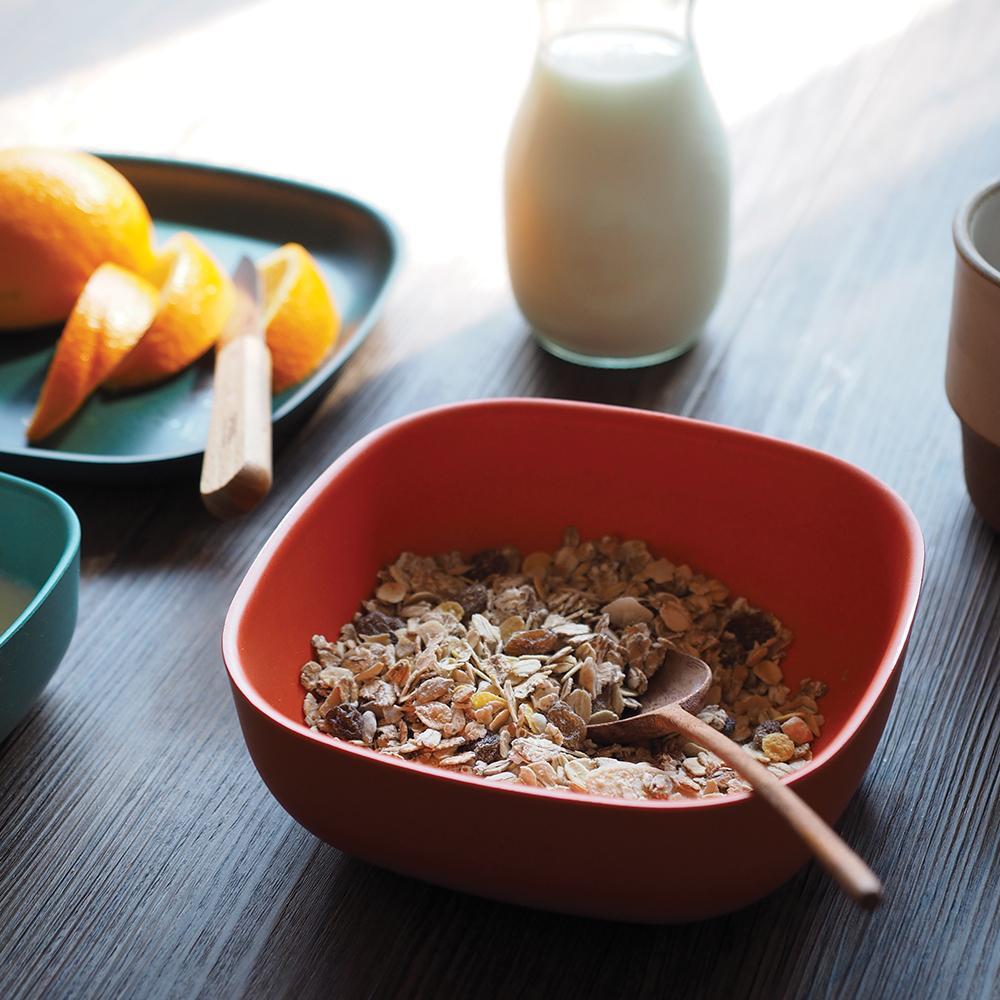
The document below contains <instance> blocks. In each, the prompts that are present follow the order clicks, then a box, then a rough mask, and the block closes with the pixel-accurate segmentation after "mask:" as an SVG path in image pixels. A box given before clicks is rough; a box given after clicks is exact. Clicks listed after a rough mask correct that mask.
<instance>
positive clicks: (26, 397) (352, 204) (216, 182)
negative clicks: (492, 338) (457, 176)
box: [0, 154, 399, 482]
mask: <svg viewBox="0 0 1000 1000" xmlns="http://www.w3.org/2000/svg"><path fill="white" fill-rule="evenodd" d="M99 155H101V156H102V158H103V159H105V160H107V161H108V162H109V163H111V164H113V165H114V166H115V167H117V168H118V170H120V171H121V172H122V173H123V174H124V175H125V176H126V177H127V178H128V179H129V180H130V181H131V182H132V183H133V184H134V185H135V187H136V189H137V190H138V191H139V193H140V194H141V195H142V197H143V198H144V199H145V201H146V204H147V205H148V206H149V210H150V212H151V213H152V215H153V220H154V222H155V224H156V238H157V241H158V243H159V244H162V243H163V241H164V240H166V239H167V238H168V237H170V236H171V235H173V234H174V233H175V232H177V231H179V230H182V229H183V230H187V231H188V232H190V233H194V234H195V235H196V236H197V237H198V238H199V239H201V240H202V241H203V242H204V244H205V245H206V246H207V247H208V248H209V249H210V250H211V251H212V252H213V253H214V254H215V255H216V257H217V258H218V259H219V260H220V261H221V263H222V264H223V265H224V266H225V267H226V268H227V269H229V270H230V271H231V270H232V269H233V268H234V267H235V266H236V263H237V261H238V260H239V258H240V256H241V255H242V254H249V255H250V256H252V257H254V258H255V259H256V258H258V257H260V256H261V255H263V254H265V253H267V252H268V251H270V250H272V249H274V248H275V247H276V246H280V245H281V244H282V243H289V242H295V243H301V244H302V245H303V246H305V247H306V248H307V249H308V250H309V251H310V252H311V253H312V254H313V256H314V257H315V258H316V259H317V261H319V264H320V266H321V267H322V269H323V273H324V276H325V277H326V279H327V281H328V282H329V284H330V288H331V290H332V291H333V293H334V296H335V297H336V300H337V304H338V306H339V308H340V310H341V314H342V316H343V323H344V325H343V329H342V330H341V334H340V339H339V340H338V343H337V347H336V349H335V351H334V353H333V354H332V355H331V356H330V358H329V359H328V360H327V361H326V362H325V363H324V364H323V365H322V366H321V367H320V368H319V369H318V370H317V371H316V372H315V373H314V374H313V375H312V376H310V377H309V378H308V379H306V381H304V382H301V383H300V384H299V385H297V386H293V387H292V388H291V389H288V390H286V391H285V392H283V393H281V394H280V395H278V396H276V397H275V398H274V402H273V407H272V413H273V422H274V433H275V438H276V440H277V441H279V442H280V440H281V437H282V436H283V435H284V434H286V433H287V432H289V431H291V430H292V429H294V427H295V426H296V425H297V424H299V423H301V422H302V421H303V420H305V418H306V417H308V416H309V414H310V413H311V412H312V411H313V410H314V409H315V408H316V407H317V406H318V405H319V403H320V402H321V401H322V399H323V396H324V395H325V394H326V392H327V390H328V389H330V387H331V386H332V385H333V383H334V381H335V380H336V378H337V375H338V373H339V372H340V370H341V368H342V367H343V366H344V363H345V362H346V361H347V359H348V358H349V357H350V356H351V355H352V354H353V353H354V351H355V350H356V349H357V348H358V346H359V345H360V344H361V342H362V341H363V340H364V339H365V337H366V336H367V335H368V332H369V330H370V329H371V327H372V325H373V323H374V322H375V318H376V316H377V314H378V311H379V309H380V308H381V306H382V302H383V300H384V298H385V294H386V290H387V288H388V286H389V282H390V280H391V279H392V276H393V274H394V273H395V270H396V267H397V264H398V259H399V245H398V244H399V240H398V237H397V235H396V231H395V228H394V227H393V225H392V224H391V223H390V222H389V220H388V219H387V218H386V217H385V216H384V215H382V214H381V213H379V212H378V211H376V210H375V209H374V208H372V207H371V206H369V205H365V204H364V203H362V202H359V201H355V200H353V199H351V198H347V197H345V196H343V195H340V194H336V193H335V192H333V191H327V190H325V189H323V188H317V187H310V186H308V185H305V184H298V183H294V182H292V181H286V180H280V179H278V178H275V177H266V176H263V175H261V174H252V173H245V172H243V171H238V170H228V169H223V168H220V167H211V166H205V165H199V164H195V163H181V162H177V161H172V160H155V159H146V158H143V157H133V156H107V155H104V154H99ZM58 335H59V330H58V329H52V330H50V331H45V332H41V333H40V332H37V331H36V332H33V333H26V334H2V335H0V469H3V470H4V471H7V472H14V473H25V474H29V475H37V476H42V477H45V478H48V479H63V480H76V481H87V482H99V481H103V482H122V481H137V480H138V481H149V480H151V479H160V478H166V477H168V476H174V475H179V474H189V473H191V472H192V471H196V470H197V469H198V467H199V465H200V462H201V455H202V451H203V448H204V441H205V434H206V432H207V430H208V417H209V412H210V409H211V401H212V357H211V354H209V355H208V356H207V357H206V358H203V359H202V360H201V361H200V362H198V363H197V364H195V365H192V366H191V367H190V368H188V369H187V370H185V371H184V372H182V373H181V374H180V375H178V376H176V377H175V378H173V379H170V380H169V381H167V382H165V383H163V384H162V385H159V386H156V387H154V388H151V389H145V390H142V391H140V392H135V393H132V394H130V395H122V396H110V395H105V394H102V393H97V394H95V395H94V396H93V397H91V399H90V400H89V401H88V402H87V404H86V406H84V408H83V409H82V410H81V411H80V412H79V413H78V414H77V415H76V416H75V417H74V418H73V420H71V421H70V423H69V424H67V425H66V426H65V427H64V428H63V429H61V430H59V431H57V432H56V433H55V434H53V435H52V437H51V438H49V439H48V440H47V441H45V443H44V447H33V446H31V445H29V444H28V443H27V442H26V440H25V436H24V432H25V428H26V427H27V425H28V421H29V419H30V417H31V413H32V410H33V409H34V405H35V400H36V399H37V398H38V392H39V390H40V389H41V386H42V381H43V380H44V378H45V371H46V369H47V367H48V364H49V360H50V358H51V357H52V350H53V347H54V345H55V342H56V339H57V337H58Z"/></svg>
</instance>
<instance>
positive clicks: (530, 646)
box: [503, 628, 561, 656]
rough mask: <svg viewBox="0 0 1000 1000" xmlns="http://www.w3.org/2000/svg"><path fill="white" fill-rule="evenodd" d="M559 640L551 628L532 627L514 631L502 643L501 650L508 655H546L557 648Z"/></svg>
mask: <svg viewBox="0 0 1000 1000" xmlns="http://www.w3.org/2000/svg"><path fill="white" fill-rule="evenodd" d="M560 641H561V640H560V639H559V636H557V635H556V634H555V632H553V631H552V630H551V629H547V628H533V629H528V630H527V631H525V632H515V633H514V634H513V635H512V636H511V637H510V638H509V639H508V640H507V641H506V642H505V643H504V644H503V651H504V652H505V653H506V654H507V655H508V656H546V655H547V654H549V653H554V652H555V651H556V650H557V649H558V648H559V644H560Z"/></svg>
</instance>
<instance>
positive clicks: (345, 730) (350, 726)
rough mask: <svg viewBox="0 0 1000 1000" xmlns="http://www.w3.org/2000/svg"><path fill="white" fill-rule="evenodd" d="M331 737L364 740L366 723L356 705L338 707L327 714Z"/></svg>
mask: <svg viewBox="0 0 1000 1000" xmlns="http://www.w3.org/2000/svg"><path fill="white" fill-rule="evenodd" d="M326 724H327V727H328V729H329V733H330V735H331V736H336V737H337V738H338V739H342V740H360V739H364V722H363V721H362V718H361V712H359V711H358V708H357V706H356V705H338V706H337V707H336V708H331V709H330V711H329V712H327V713H326Z"/></svg>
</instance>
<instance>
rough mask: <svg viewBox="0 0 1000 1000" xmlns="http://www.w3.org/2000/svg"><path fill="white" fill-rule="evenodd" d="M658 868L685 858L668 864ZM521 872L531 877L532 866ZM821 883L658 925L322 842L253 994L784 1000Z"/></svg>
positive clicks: (817, 879)
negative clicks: (462, 888) (397, 868)
mask: <svg viewBox="0 0 1000 1000" xmlns="http://www.w3.org/2000/svg"><path fill="white" fill-rule="evenodd" d="M460 839H461V838H460V836H459V837H458V840H460ZM746 852H747V847H746V845H744V846H742V847H736V846H735V845H734V855H735V856H740V855H744V854H746ZM487 853H488V852H487ZM633 860H634V859H628V858H627V852H626V856H625V857H624V858H623V859H622V864H623V867H624V868H625V869H626V871H625V872H623V878H635V877H640V875H639V874H638V871H639V868H638V867H637V866H636V865H635V864H633ZM705 862H706V863H733V859H705ZM595 863H614V860H613V858H611V857H609V858H605V859H603V860H596V861H595ZM662 863H664V864H684V863H690V859H689V858H679V857H666V858H664V859H662ZM524 877H525V878H526V879H529V878H530V877H531V865H530V862H529V861H528V860H527V859H526V863H525V874H524ZM581 877H583V878H585V877H586V876H585V874H583V875H582V876H581ZM824 879H825V876H824V875H823V874H822V873H821V872H819V870H818V869H817V867H816V866H815V865H810V866H808V867H807V868H806V869H804V870H803V871H802V872H800V873H799V874H798V875H797V876H796V877H795V878H794V879H793V880H792V881H791V882H790V883H788V885H786V886H785V887H784V888H782V889H780V890H779V891H778V892H777V893H775V894H773V895H772V896H770V897H768V898H767V899H765V900H763V901H762V902H760V903H757V904H755V905H753V906H751V907H749V908H747V909H744V910H742V911H740V912H739V913H736V914H733V915H730V916H726V917H721V918H717V919H714V920H708V921H704V922H702V923H697V924H687V925H679V926H664V927H656V926H646V925H639V924H624V923H611V922H607V921H600V920H592V919H587V918H581V917H568V916H562V915H558V914H551V913H542V912H537V911H533V910H527V909H522V908H520V907H516V906H513V905H506V904H500V903H493V902H489V901H486V900H482V899H478V898H475V897H472V896H468V895H464V894H461V893H457V892H451V891H448V890H445V889H439V888H436V887H433V886H429V885H425V884H423V883H421V882H418V881H415V880H413V879H409V878H404V877H402V876H397V875H394V874H391V873H389V872H385V871H382V870H380V869H377V868H373V867H371V866H369V865H366V864H364V863H362V862H359V861H355V860H352V859H350V858H345V857H343V856H342V855H340V854H339V853H338V852H336V851H335V850H333V849H332V848H328V847H320V848H318V849H317V852H316V854H315V856H314V858H313V859H312V861H311V862H310V864H309V866H308V876H307V877H306V879H303V880H302V881H301V882H300V883H299V885H298V886H296V889H295V890H294V891H293V893H292V895H291V897H290V898H289V899H288V901H287V902H286V906H285V909H284V911H283V913H282V915H281V917H280V918H279V920H278V922H277V923H276V925H275V927H274V928H273V929H272V931H271V933H270V935H269V937H268V940H267V942H266V944H265V945H264V947H263V949H262V951H261V952H260V954H259V957H258V960H257V962H256V964H255V966H254V969H253V971H252V973H251V975H250V978H249V981H248V983H247V984H246V986H247V990H246V993H245V994H244V995H245V996H266V995H267V994H268V989H269V986H270V985H273V984H274V983H276V982H280V983H282V988H283V991H284V993H285V995H289V996H301V997H312V996H324V995H329V996H361V995H364V996H373V995H378V996H406V997H442V996H447V997H464V996H470V997H471V996H476V997H485V996H559V997H562V996H567V997H570V996H572V997H595V998H596V997H607V996H627V997H630V998H631V997H663V996H667V995H669V996H670V997H671V998H679V997H688V996H690V997H699V998H702V997H722V996H741V995H745V994H746V993H747V992H748V991H749V987H750V985H751V984H752V985H753V986H755V987H757V988H759V987H761V986H762V985H764V983H762V982H761V981H762V980H763V981H765V983H766V989H767V990H768V995H772V996H785V995H787V990H786V989H785V984H786V983H787V982H788V981H789V979H790V977H792V976H793V975H797V976H799V977H801V976H802V968H801V966H798V962H799V961H800V960H801V956H799V955H798V954H797V953H796V952H795V950H794V947H793V946H792V942H793V940H794V939H796V938H798V939H800V940H809V937H808V935H809V934H810V932H811V930H814V929H815V926H818V924H819V923H820V922H821V921H822V920H824V919H827V918H828V917H829V912H828V911H829V908H830V906H831V905H835V904H837V903H838V902H839V903H840V904H843V900H836V899H834V900H832V901H831V900H830V899H829V898H828V897H827V893H832V895H833V896H834V897H835V896H836V890H834V889H832V887H831V886H829V885H823V884H821V883H822V882H823V881H824ZM812 883H817V884H812ZM843 905H845V906H846V904H843ZM848 919H854V920H856V921H857V922H858V923H859V924H861V923H863V921H864V916H863V915H862V914H860V913H857V912H853V911H852V912H851V913H850V915H849V918H848ZM779 928H784V929H785V930H786V932H787V933H782V932H781V931H779ZM813 940H815V938H814V937H813ZM692 956H697V959H696V960H694V959H693V958H692ZM804 958H805V961H808V956H807V955H806V956H804ZM797 966H798V967H797Z"/></svg>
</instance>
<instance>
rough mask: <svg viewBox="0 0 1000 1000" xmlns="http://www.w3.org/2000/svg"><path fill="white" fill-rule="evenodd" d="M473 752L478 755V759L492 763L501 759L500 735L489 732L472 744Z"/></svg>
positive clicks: (485, 762)
mask: <svg viewBox="0 0 1000 1000" xmlns="http://www.w3.org/2000/svg"><path fill="white" fill-rule="evenodd" d="M472 752H473V753H474V754H475V755H476V760H481V761H482V762H483V763H484V764H492V763H493V762H494V761H497V760H499V759H500V737H499V736H497V734H496V733H487V734H486V735H485V736H484V737H483V738H482V739H479V740H476V742H475V743H473V744H472Z"/></svg>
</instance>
